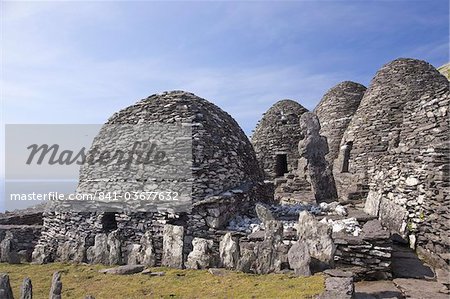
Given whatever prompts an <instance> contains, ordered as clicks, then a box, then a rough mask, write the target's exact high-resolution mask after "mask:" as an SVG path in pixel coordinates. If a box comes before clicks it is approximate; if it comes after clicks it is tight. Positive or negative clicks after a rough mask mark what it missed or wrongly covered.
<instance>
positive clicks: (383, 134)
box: [333, 58, 448, 199]
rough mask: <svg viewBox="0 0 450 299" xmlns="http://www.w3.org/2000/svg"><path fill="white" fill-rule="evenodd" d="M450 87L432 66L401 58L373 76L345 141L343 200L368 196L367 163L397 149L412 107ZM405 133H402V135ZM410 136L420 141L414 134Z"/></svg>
mask: <svg viewBox="0 0 450 299" xmlns="http://www.w3.org/2000/svg"><path fill="white" fill-rule="evenodd" d="M446 87H448V81H447V79H446V78H445V77H444V76H442V75H441V74H439V72H438V71H436V69H435V68H434V67H433V66H431V65H430V64H429V63H427V62H425V61H420V60H414V59H405V58H400V59H396V60H394V61H392V62H390V63H388V64H386V65H385V66H383V67H382V68H381V69H380V70H379V71H378V72H377V74H376V76H375V77H374V78H373V80H372V82H371V84H370V86H369V88H368V89H367V91H366V92H365V94H364V97H363V99H362V100H361V103H360V105H359V107H358V109H357V111H356V113H355V115H354V116H353V118H352V120H351V122H350V124H349V126H348V128H347V130H346V131H345V133H344V136H343V138H342V140H341V151H340V153H339V155H338V158H337V159H336V160H335V162H334V167H333V172H334V177H335V180H336V184H337V187H338V193H339V195H340V197H341V198H343V199H345V198H352V196H353V195H355V194H356V195H358V194H359V193H360V194H361V195H362V197H365V195H367V191H368V181H369V177H370V174H369V173H368V170H369V169H368V166H367V165H368V163H369V160H370V159H377V158H380V157H383V156H384V155H386V154H387V153H388V150H389V149H390V148H395V147H398V146H399V139H400V138H401V135H402V126H404V127H406V126H407V125H409V123H408V122H407V121H406V119H405V117H407V116H408V113H410V111H408V109H409V108H410V107H413V106H416V105H417V103H418V102H420V101H421V100H420V99H421V98H429V99H430V100H431V99H432V98H433V96H434V95H435V94H436V93H437V92H438V91H439V90H442V89H443V88H446ZM403 134H404V133H403ZM409 138H417V136H410V137H409Z"/></svg>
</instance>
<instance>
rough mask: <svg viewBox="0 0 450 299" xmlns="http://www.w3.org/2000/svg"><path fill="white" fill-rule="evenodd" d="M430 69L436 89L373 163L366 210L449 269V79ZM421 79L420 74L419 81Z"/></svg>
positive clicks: (416, 104) (406, 114) (412, 108)
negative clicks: (384, 152) (391, 144)
mask: <svg viewBox="0 0 450 299" xmlns="http://www.w3.org/2000/svg"><path fill="white" fill-rule="evenodd" d="M415 63H416V64H419V62H415ZM429 72H430V73H432V74H434V75H435V77H434V79H433V80H429V81H428V82H427V84H428V85H429V86H432V87H433V90H431V91H429V92H427V93H420V94H418V95H417V97H418V98H417V99H416V100H415V101H411V102H409V103H408V105H406V106H405V107H404V109H403V122H402V124H401V125H400V126H399V135H398V140H397V144H396V146H392V147H390V148H389V149H388V151H387V153H386V154H385V155H384V156H383V157H381V158H378V159H372V160H371V161H370V164H369V165H370V167H369V171H370V173H371V176H370V181H369V187H370V192H369V195H368V198H367V201H366V206H365V210H366V212H368V213H369V214H372V215H376V216H378V217H379V218H380V219H381V221H382V222H383V224H384V225H386V226H388V227H389V228H390V229H392V230H393V231H396V232H398V233H399V234H400V235H402V236H404V237H405V238H407V239H409V241H410V246H411V247H412V248H416V247H417V249H419V250H420V251H421V254H422V255H426V256H428V257H429V260H432V261H434V262H435V263H436V265H437V266H441V267H445V266H446V265H447V263H448V262H449V260H450V256H449V254H448V253H449V252H450V236H449V227H448V223H449V214H450V207H449V202H450V184H449V165H450V156H449V151H450V148H449V135H450V119H449V111H448V110H449V82H448V81H447V80H446V79H445V78H444V77H443V76H441V75H439V73H438V72H437V71H436V70H434V69H430V70H429ZM421 78H422V77H421V76H420V74H416V80H417V81H418V82H421V81H420V80H421Z"/></svg>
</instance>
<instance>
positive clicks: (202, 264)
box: [185, 238, 214, 269]
mask: <svg viewBox="0 0 450 299" xmlns="http://www.w3.org/2000/svg"><path fill="white" fill-rule="evenodd" d="M192 246H193V250H192V251H191V253H189V255H188V257H187V261H186V263H185V266H186V268H189V269H205V268H209V267H211V266H212V264H213V263H214V256H213V251H212V247H213V241H212V240H207V239H202V238H194V239H193V240H192Z"/></svg>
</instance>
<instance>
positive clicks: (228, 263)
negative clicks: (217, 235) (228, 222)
mask: <svg viewBox="0 0 450 299" xmlns="http://www.w3.org/2000/svg"><path fill="white" fill-rule="evenodd" d="M219 256H220V265H221V267H224V268H227V269H233V268H235V267H236V265H237V263H238V261H239V243H238V239H237V238H233V237H232V235H231V233H226V234H225V235H224V236H223V237H222V239H221V240H220V244H219Z"/></svg>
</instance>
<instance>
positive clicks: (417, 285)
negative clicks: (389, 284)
mask: <svg viewBox="0 0 450 299" xmlns="http://www.w3.org/2000/svg"><path fill="white" fill-rule="evenodd" d="M393 282H394V284H395V285H396V286H397V287H398V288H399V289H400V290H401V291H402V292H403V293H404V294H405V295H406V297H407V298H417V299H428V298H436V299H448V296H449V295H448V294H444V293H442V292H441V291H442V290H443V288H444V285H442V284H440V283H439V282H436V281H425V280H421V279H406V278H397V279H394V280H393Z"/></svg>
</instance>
